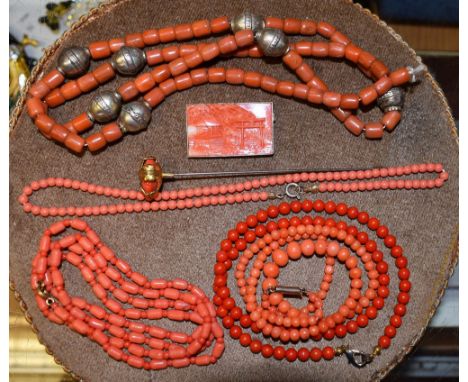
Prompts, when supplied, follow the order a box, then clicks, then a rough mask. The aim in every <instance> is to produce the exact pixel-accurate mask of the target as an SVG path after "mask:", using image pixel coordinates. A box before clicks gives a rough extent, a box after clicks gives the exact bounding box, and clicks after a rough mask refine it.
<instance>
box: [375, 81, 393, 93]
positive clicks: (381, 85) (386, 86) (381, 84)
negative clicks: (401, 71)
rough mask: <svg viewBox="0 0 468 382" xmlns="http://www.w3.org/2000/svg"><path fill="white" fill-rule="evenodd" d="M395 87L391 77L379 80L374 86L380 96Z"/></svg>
mask: <svg viewBox="0 0 468 382" xmlns="http://www.w3.org/2000/svg"><path fill="white" fill-rule="evenodd" d="M392 86H393V83H392V80H391V79H390V77H387V76H383V77H381V78H380V79H379V80H377V81H376V82H375V84H374V88H375V90H376V91H377V94H378V95H379V96H381V95H383V94H385V93H386V92H388V91H389V90H390V89H391V88H392Z"/></svg>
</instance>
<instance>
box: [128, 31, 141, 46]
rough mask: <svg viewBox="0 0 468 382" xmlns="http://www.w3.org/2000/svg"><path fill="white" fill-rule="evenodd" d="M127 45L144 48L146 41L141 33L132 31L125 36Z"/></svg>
mask: <svg viewBox="0 0 468 382" xmlns="http://www.w3.org/2000/svg"><path fill="white" fill-rule="evenodd" d="M125 45H127V46H133V47H135V48H144V47H145V42H144V41H143V35H142V34H141V33H131V34H129V35H127V36H125Z"/></svg>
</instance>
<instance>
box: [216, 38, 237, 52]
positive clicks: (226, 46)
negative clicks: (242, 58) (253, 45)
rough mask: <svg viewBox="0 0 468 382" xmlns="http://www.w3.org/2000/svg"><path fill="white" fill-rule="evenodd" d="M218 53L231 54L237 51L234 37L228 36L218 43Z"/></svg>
mask: <svg viewBox="0 0 468 382" xmlns="http://www.w3.org/2000/svg"><path fill="white" fill-rule="evenodd" d="M218 47H219V51H220V52H221V53H222V54H227V53H232V52H234V51H235V50H236V49H237V44H236V39H235V38H234V36H228V37H225V38H223V39H221V40H219V41H218Z"/></svg>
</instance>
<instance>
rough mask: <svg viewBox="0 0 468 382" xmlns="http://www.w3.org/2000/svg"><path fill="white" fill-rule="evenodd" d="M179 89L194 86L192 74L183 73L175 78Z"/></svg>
mask: <svg viewBox="0 0 468 382" xmlns="http://www.w3.org/2000/svg"><path fill="white" fill-rule="evenodd" d="M174 81H175V84H176V87H177V90H179V91H181V90H185V89H189V88H191V87H192V86H193V82H192V78H191V77H190V74H188V73H185V74H182V75H180V76H178V77H176V78H174Z"/></svg>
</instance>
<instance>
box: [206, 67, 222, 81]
mask: <svg viewBox="0 0 468 382" xmlns="http://www.w3.org/2000/svg"><path fill="white" fill-rule="evenodd" d="M208 81H209V82H210V83H221V82H224V81H226V69H224V68H208Z"/></svg>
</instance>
